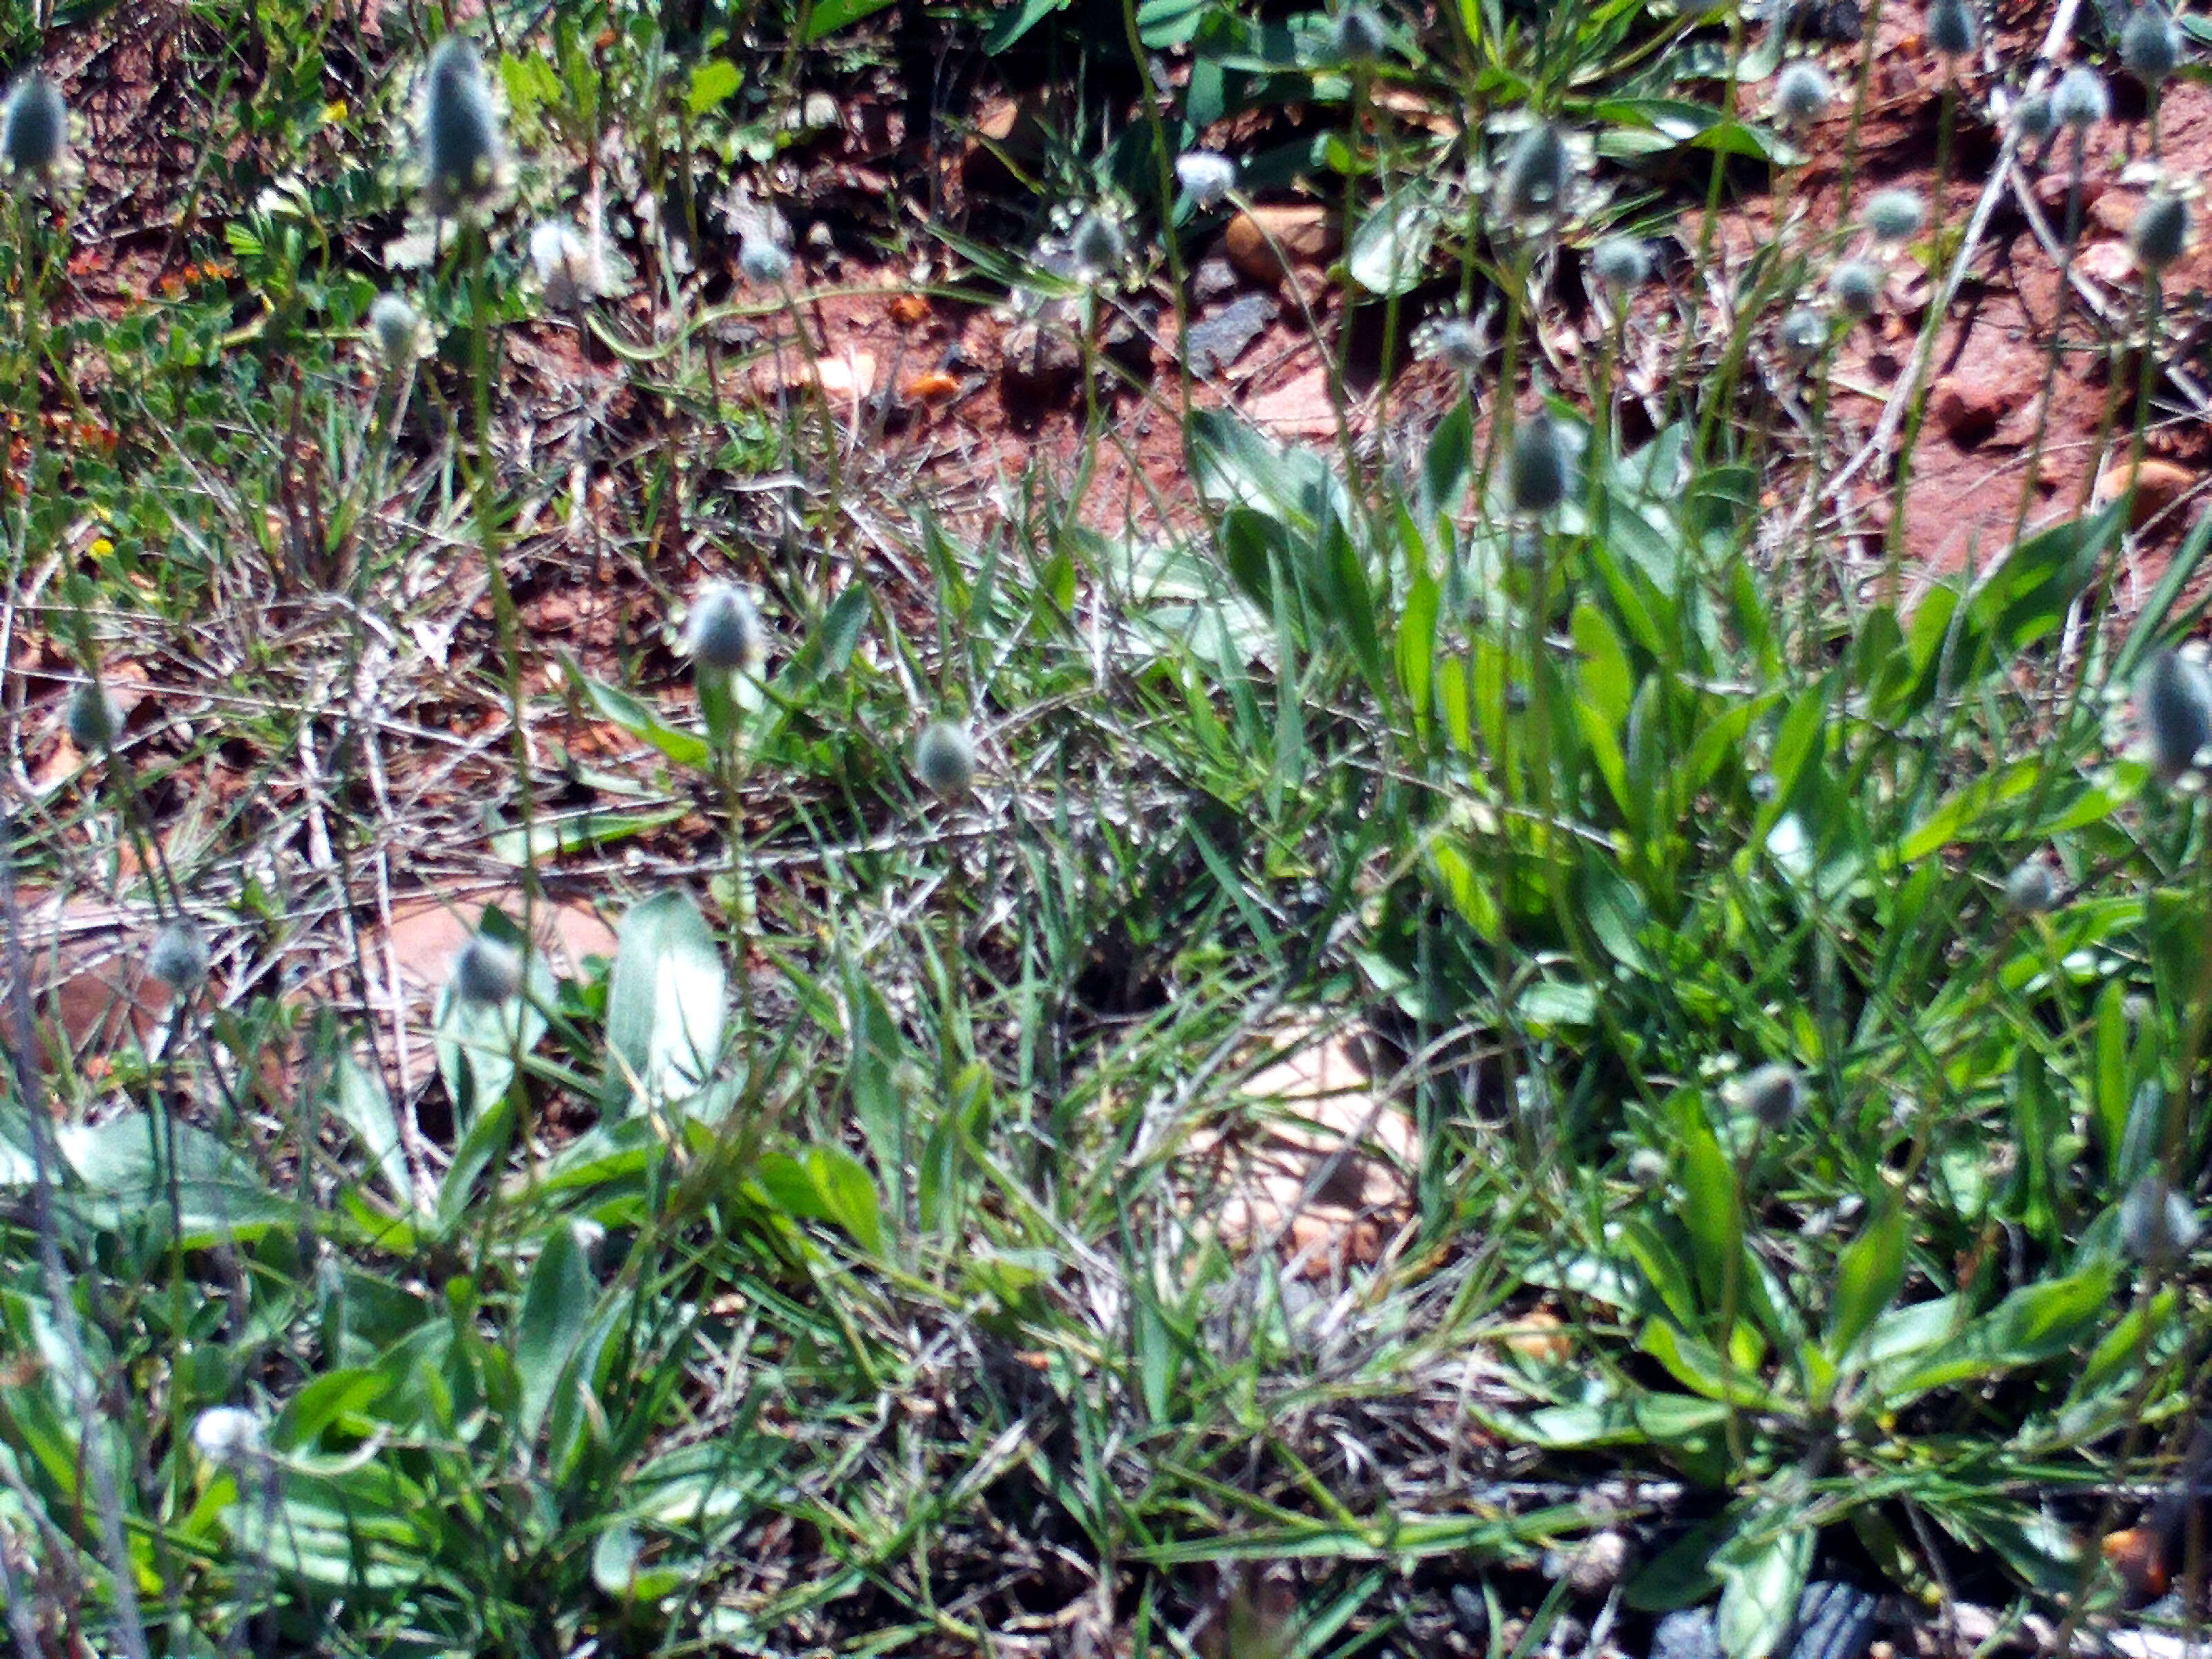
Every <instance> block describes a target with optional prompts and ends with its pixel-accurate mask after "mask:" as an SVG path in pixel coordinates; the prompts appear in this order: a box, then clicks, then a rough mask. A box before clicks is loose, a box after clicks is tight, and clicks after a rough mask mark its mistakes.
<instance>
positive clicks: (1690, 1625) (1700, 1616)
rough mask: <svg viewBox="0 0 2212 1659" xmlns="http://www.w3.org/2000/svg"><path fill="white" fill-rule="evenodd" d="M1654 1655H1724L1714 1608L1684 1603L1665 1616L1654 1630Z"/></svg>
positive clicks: (1672, 1658) (1688, 1658) (1678, 1658)
mask: <svg viewBox="0 0 2212 1659" xmlns="http://www.w3.org/2000/svg"><path fill="white" fill-rule="evenodd" d="M1651 1659H1722V1654H1721V1635H1720V1631H1719V1628H1718V1627H1717V1626H1716V1625H1715V1624H1714V1623H1713V1610H1712V1609H1711V1607H1684V1608H1682V1609H1681V1610H1680V1612H1678V1613H1668V1615H1667V1616H1666V1617H1665V1618H1664V1619H1662V1620H1660V1621H1659V1623H1658V1625H1657V1626H1656V1628H1655V1629H1654V1630H1653V1631H1652V1632H1651Z"/></svg>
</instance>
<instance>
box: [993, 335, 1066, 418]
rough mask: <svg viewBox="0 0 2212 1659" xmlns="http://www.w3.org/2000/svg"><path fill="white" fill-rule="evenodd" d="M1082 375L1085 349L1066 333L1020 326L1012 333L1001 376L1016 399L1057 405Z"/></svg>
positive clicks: (1006, 345)
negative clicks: (1027, 399) (1030, 399)
mask: <svg viewBox="0 0 2212 1659" xmlns="http://www.w3.org/2000/svg"><path fill="white" fill-rule="evenodd" d="M1082 373H1083V350H1082V348H1081V347H1080V346H1079V345H1077V344H1076V343H1075V339H1074V337H1073V336H1072V335H1070V334H1069V333H1068V332H1067V331H1066V330H1065V329H1061V328H1048V327H1046V326H1043V325H1041V324H1037V323H1019V324H1017V325H1015V326H1014V327H1013V328H1012V330H1010V331H1008V333H1007V335H1006V344H1005V348H1004V354H1003V356H1002V358H1001V360H1000V369H999V376H1000V381H1001V383H1002V384H1003V385H1004V386H1005V388H1006V391H1008V392H1012V393H1013V394H1014V395H1015V396H1017V397H1020V398H1033V399H1038V400H1041V401H1043V402H1047V403H1051V402H1057V401H1058V400H1059V399H1060V398H1064V397H1066V395H1067V394H1068V393H1070V392H1073V390H1074V389H1075V383H1076V381H1077V380H1078V379H1079V378H1080V377H1081V375H1082Z"/></svg>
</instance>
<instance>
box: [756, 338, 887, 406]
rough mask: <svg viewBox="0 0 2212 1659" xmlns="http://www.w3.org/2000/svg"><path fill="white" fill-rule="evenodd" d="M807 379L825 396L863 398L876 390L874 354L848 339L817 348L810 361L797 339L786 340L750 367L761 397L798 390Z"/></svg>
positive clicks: (757, 393) (805, 383)
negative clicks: (838, 344) (795, 341)
mask: <svg viewBox="0 0 2212 1659" xmlns="http://www.w3.org/2000/svg"><path fill="white" fill-rule="evenodd" d="M809 381H813V382H815V383H817V384H818V385H819V386H821V388H822V391H823V394H824V395H825V396H828V397H831V398H848V399H849V398H865V397H866V396H867V395H868V393H869V392H872V391H874V390H875V386H876V359H875V355H874V354H873V353H872V352H867V351H863V350H861V349H860V348H859V347H858V346H855V345H852V344H850V343H848V344H845V345H843V346H841V347H836V348H833V349H830V350H829V351H823V352H818V353H817V354H816V355H815V357H814V359H813V361H812V362H809V361H808V359H807V356H806V353H805V351H803V350H801V349H799V346H798V344H797V343H794V342H793V341H789V340H787V341H785V342H784V343H783V346H782V348H781V350H780V351H777V352H771V353H770V354H769V356H766V357H763V358H762V359H760V360H759V361H758V362H756V363H755V364H754V365H753V367H752V386H753V391H754V392H755V393H756V395H757V396H760V397H763V398H773V397H775V395H776V394H777V393H779V392H797V391H799V389H800V388H801V387H803V386H806V385H807V384H808V382H809Z"/></svg>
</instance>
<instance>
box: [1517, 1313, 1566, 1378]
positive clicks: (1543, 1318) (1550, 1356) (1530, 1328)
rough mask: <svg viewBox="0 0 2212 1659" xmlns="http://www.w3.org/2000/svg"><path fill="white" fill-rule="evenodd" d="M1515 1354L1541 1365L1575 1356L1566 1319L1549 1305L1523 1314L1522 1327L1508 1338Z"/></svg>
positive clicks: (1557, 1363) (1519, 1326)
mask: <svg viewBox="0 0 2212 1659" xmlns="http://www.w3.org/2000/svg"><path fill="white" fill-rule="evenodd" d="M1505 1346H1507V1347H1508V1348H1510V1349H1511V1350H1512V1351H1513V1352H1515V1353H1517V1354H1520V1355H1522V1357H1524V1358H1528V1359H1533V1360H1534V1361H1535V1362H1536V1363H1537V1364H1540V1365H1564V1364H1566V1363H1567V1361H1568V1360H1569V1359H1570V1358H1572V1357H1573V1355H1574V1351H1575V1350H1574V1344H1572V1343H1571V1342H1570V1341H1569V1340H1567V1334H1566V1329H1565V1321H1564V1320H1562V1319H1561V1318H1560V1317H1559V1315H1557V1314H1555V1313H1553V1312H1552V1311H1551V1310H1549V1309H1548V1308H1534V1309H1531V1310H1529V1311H1528V1312H1527V1313H1525V1314H1523V1315H1522V1316H1521V1318H1520V1321H1519V1325H1518V1328H1516V1329H1515V1330H1514V1331H1512V1332H1511V1333H1510V1334H1509V1335H1508V1336H1507V1337H1506V1338H1505Z"/></svg>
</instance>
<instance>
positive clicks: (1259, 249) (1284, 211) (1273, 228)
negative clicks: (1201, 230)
mask: <svg viewBox="0 0 2212 1659" xmlns="http://www.w3.org/2000/svg"><path fill="white" fill-rule="evenodd" d="M1342 246H1344V240H1343V238H1342V237H1341V236H1340V234H1338V232H1337V228H1336V222H1335V221H1334V219H1332V218H1331V217H1330V216H1329V211H1328V209H1327V208H1325V207H1323V206H1322V205H1321V204H1319V203H1317V202H1297V203H1289V204H1273V205H1270V204H1261V205H1257V206H1254V207H1249V208H1246V209H1244V210H1242V211H1240V212H1239V213H1238V214H1237V216H1236V217H1235V218H1233V219H1231V221H1230V222H1229V223H1228V224H1227V225H1226V226H1225V228H1223V230H1222V233H1221V247H1222V252H1225V253H1226V254H1227V255H1228V256H1229V261H1230V263H1231V264H1233V265H1235V266H1236V267H1237V270H1241V271H1243V273H1244V274H1245V275H1246V276H1249V277H1250V278H1251V279H1252V280H1253V281H1254V282H1255V283H1280V282H1282V281H1283V280H1284V279H1285V278H1286V277H1289V276H1292V275H1294V274H1295V267H1297V266H1300V265H1324V264H1328V262H1329V261H1330V260H1331V259H1334V258H1335V257H1336V254H1337V250H1338V249H1339V248H1340V247H1342ZM1277 249H1280V250H1281V252H1280V253H1278V252H1277Z"/></svg>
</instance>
